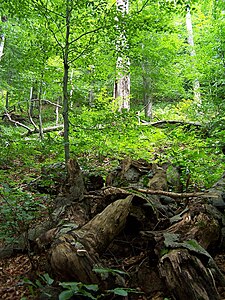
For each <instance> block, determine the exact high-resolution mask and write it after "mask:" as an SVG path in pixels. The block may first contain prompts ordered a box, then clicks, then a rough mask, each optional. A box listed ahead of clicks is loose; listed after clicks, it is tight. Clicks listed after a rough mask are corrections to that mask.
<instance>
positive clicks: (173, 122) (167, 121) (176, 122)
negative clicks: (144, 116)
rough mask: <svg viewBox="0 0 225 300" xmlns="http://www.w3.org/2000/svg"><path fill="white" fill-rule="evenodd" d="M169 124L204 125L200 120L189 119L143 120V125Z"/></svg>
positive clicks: (157, 125) (158, 125) (159, 125)
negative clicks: (191, 120)
mask: <svg viewBox="0 0 225 300" xmlns="http://www.w3.org/2000/svg"><path fill="white" fill-rule="evenodd" d="M167 124H177V125H192V126H196V127H201V126H202V124H201V123H199V122H188V121H177V120H161V121H157V122H146V121H144V120H141V125H149V126H155V127H161V126H162V125H167Z"/></svg>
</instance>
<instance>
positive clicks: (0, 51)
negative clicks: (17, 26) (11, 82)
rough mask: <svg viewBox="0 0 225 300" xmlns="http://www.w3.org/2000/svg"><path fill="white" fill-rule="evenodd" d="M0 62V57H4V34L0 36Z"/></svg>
mask: <svg viewBox="0 0 225 300" xmlns="http://www.w3.org/2000/svg"><path fill="white" fill-rule="evenodd" d="M0 39H1V40H0V60H1V59H2V56H3V55H4V53H3V51H4V45H5V36H4V34H1V36H0Z"/></svg>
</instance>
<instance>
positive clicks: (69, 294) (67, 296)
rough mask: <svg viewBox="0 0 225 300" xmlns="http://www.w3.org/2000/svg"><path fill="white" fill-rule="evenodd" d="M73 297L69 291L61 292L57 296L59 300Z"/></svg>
mask: <svg viewBox="0 0 225 300" xmlns="http://www.w3.org/2000/svg"><path fill="white" fill-rule="evenodd" d="M73 295H74V293H73V291H71V290H67V291H63V292H61V293H60V294H59V300H67V299H70V298H71V297H72V296H73Z"/></svg>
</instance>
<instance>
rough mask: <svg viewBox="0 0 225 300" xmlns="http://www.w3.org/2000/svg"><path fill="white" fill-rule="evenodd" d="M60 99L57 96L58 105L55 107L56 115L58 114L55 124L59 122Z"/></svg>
mask: <svg viewBox="0 0 225 300" xmlns="http://www.w3.org/2000/svg"><path fill="white" fill-rule="evenodd" d="M59 101H60V97H58V98H57V105H56V107H55V115H56V120H55V125H58V124H59V107H60V105H59Z"/></svg>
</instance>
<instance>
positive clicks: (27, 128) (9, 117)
mask: <svg viewBox="0 0 225 300" xmlns="http://www.w3.org/2000/svg"><path fill="white" fill-rule="evenodd" d="M4 116H5V117H7V118H8V120H9V121H10V122H11V123H13V124H15V125H16V126H20V127H23V128H25V129H26V130H28V133H29V134H30V133H32V131H33V129H31V128H30V127H28V126H26V125H25V124H23V123H20V122H18V121H16V120H13V119H12V118H11V116H10V114H8V113H5V114H4Z"/></svg>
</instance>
